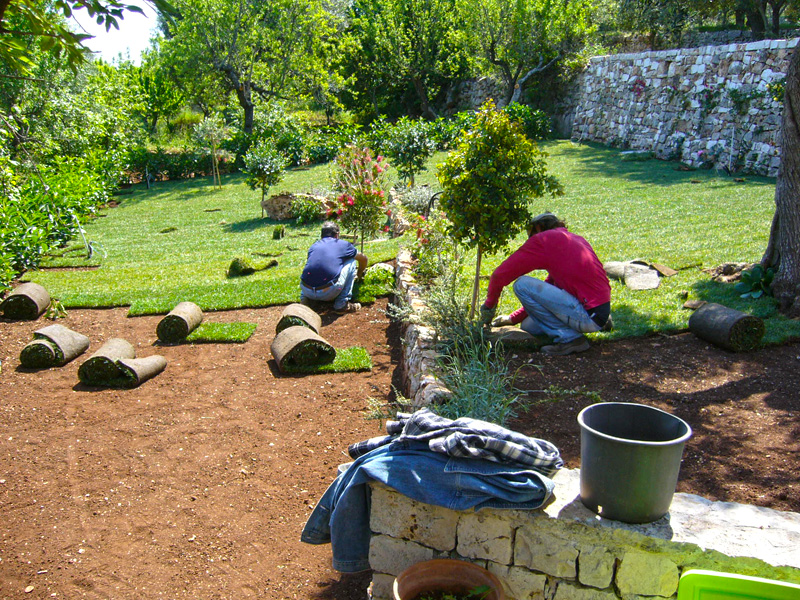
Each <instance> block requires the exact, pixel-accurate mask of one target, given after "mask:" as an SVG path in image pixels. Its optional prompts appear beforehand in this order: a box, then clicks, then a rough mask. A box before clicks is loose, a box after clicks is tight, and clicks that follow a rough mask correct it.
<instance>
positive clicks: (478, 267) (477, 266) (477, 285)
mask: <svg viewBox="0 0 800 600" xmlns="http://www.w3.org/2000/svg"><path fill="white" fill-rule="evenodd" d="M482 257H483V252H482V251H481V248H480V246H478V256H477V258H476V259H475V281H474V282H473V284H472V303H471V304H470V306H469V320H470V321H471V320H472V318H473V317H474V316H475V306H476V305H477V304H478V290H479V289H480V282H481V258H482Z"/></svg>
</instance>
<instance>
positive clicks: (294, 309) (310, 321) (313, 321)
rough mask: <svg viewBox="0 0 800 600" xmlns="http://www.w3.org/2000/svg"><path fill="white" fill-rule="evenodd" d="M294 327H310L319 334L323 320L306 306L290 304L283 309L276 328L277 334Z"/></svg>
mask: <svg viewBox="0 0 800 600" xmlns="http://www.w3.org/2000/svg"><path fill="white" fill-rule="evenodd" d="M294 325H299V326H300V327H308V328H309V329H312V330H313V331H314V332H315V333H319V330H320V328H321V327H322V318H321V317H320V316H319V315H318V314H317V313H316V312H314V311H313V310H311V309H310V308H309V307H307V306H306V305H305V304H298V303H295V304H290V305H288V306H287V307H286V308H284V309H283V312H282V313H281V318H280V320H279V321H278V324H277V325H276V326H275V333H280V332H281V331H283V330H284V329H286V328H287V327H292V326H294Z"/></svg>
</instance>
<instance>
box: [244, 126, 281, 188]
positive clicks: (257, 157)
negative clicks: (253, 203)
mask: <svg viewBox="0 0 800 600" xmlns="http://www.w3.org/2000/svg"><path fill="white" fill-rule="evenodd" d="M286 162H287V161H286V157H285V156H283V154H281V153H280V152H278V149H277V148H276V147H275V145H274V144H273V143H272V142H271V141H269V140H261V141H260V142H258V143H257V144H256V145H255V146H253V147H251V148H250V151H249V152H248V153H247V154H245V157H244V170H245V171H246V172H247V173H248V177H247V179H246V180H245V182H246V183H247V185H249V186H250V189H251V190H255V189H260V190H261V202H262V203H263V202H264V198H266V196H267V192H268V191H269V188H270V186H273V185H275V184H276V183H278V182H279V181H280V180H281V179H283V174H284V169H285V168H286Z"/></svg>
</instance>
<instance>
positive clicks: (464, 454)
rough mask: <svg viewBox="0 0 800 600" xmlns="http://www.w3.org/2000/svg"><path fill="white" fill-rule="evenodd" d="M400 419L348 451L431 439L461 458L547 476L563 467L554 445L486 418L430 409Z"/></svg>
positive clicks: (442, 450)
mask: <svg viewBox="0 0 800 600" xmlns="http://www.w3.org/2000/svg"><path fill="white" fill-rule="evenodd" d="M397 417H398V419H399V420H398V421H389V422H387V424H386V432H387V433H388V434H389V435H385V436H381V437H376V438H372V439H369V440H365V441H363V442H358V443H356V444H353V445H351V446H350V447H349V448H348V449H347V451H348V453H349V454H350V457H351V458H353V459H354V460H355V459H356V458H358V457H359V456H363V455H364V454H366V453H367V452H370V451H372V450H374V449H375V448H378V447H380V446H383V445H385V444H389V443H392V442H396V441H403V440H413V441H425V442H428V447H429V448H430V449H431V450H432V451H434V452H440V453H442V454H447V455H449V456H453V457H458V458H479V459H484V460H491V461H494V462H499V463H508V464H512V465H515V466H518V467H522V468H527V469H533V470H534V471H538V472H539V473H542V474H543V475H545V476H547V477H552V476H553V474H554V473H555V472H556V471H558V470H559V469H560V468H561V467H562V466H564V461H563V460H561V455H560V453H559V451H558V448H556V447H555V446H554V445H553V444H551V443H550V442H547V441H545V440H539V439H536V438H531V437H528V436H526V435H523V434H521V433H517V432H516V431H511V430H510V429H506V428H505V427H501V426H499V425H496V424H494V423H489V422H487V421H479V420H478V419H471V418H469V417H461V418H460V419H456V420H455V421H453V420H452V419H446V418H444V417H440V416H439V415H436V414H434V413H433V412H431V411H430V410H428V409H427V408H423V409H420V410H418V411H417V412H415V413H413V414H408V413H398V414H397Z"/></svg>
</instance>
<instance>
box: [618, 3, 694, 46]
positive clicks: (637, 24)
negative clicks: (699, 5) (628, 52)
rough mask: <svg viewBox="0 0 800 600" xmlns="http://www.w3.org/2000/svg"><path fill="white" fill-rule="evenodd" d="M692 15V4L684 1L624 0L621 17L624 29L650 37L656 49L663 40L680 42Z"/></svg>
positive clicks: (620, 12) (620, 11)
mask: <svg viewBox="0 0 800 600" xmlns="http://www.w3.org/2000/svg"><path fill="white" fill-rule="evenodd" d="M689 16H690V6H689V4H688V3H687V2H683V1H682V0H621V1H620V4H619V14H618V19H619V23H620V25H621V27H623V28H624V29H627V30H628V31H633V32H636V33H641V34H643V35H646V36H648V38H649V40H650V48H651V49H652V50H655V49H657V48H658V47H659V45H660V44H661V42H662V40H663V41H665V42H668V43H671V44H674V43H679V42H680V38H681V35H682V33H683V31H684V30H685V29H686V25H687V23H688V21H689Z"/></svg>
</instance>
